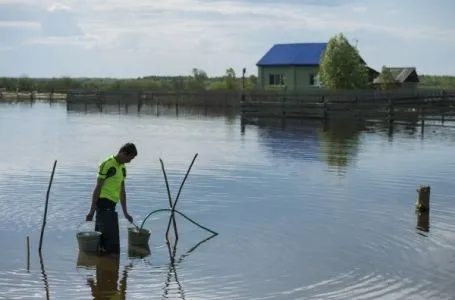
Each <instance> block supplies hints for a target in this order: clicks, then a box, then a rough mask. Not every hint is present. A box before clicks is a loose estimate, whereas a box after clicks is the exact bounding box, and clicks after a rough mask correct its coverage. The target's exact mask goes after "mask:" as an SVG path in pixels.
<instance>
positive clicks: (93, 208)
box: [85, 178, 104, 221]
mask: <svg viewBox="0 0 455 300" xmlns="http://www.w3.org/2000/svg"><path fill="white" fill-rule="evenodd" d="M103 184H104V178H98V179H97V180H96V186H95V189H94V190H93V193H92V204H91V205H90V211H89V212H88V214H87V216H86V218H85V219H86V221H91V220H92V219H93V215H94V214H95V211H96V202H97V201H98V198H99V197H100V193H101V188H102V187H103Z"/></svg>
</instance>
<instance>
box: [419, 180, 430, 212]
mask: <svg viewBox="0 0 455 300" xmlns="http://www.w3.org/2000/svg"><path fill="white" fill-rule="evenodd" d="M417 193H418V198H417V201H416V210H418V211H421V212H423V211H429V210H430V186H429V185H421V186H420V187H419V188H418V189H417Z"/></svg>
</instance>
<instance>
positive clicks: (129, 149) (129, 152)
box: [119, 143, 137, 156]
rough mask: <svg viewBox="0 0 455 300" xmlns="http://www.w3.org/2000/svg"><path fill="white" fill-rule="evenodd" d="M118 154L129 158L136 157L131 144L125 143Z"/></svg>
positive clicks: (133, 146)
mask: <svg viewBox="0 0 455 300" xmlns="http://www.w3.org/2000/svg"><path fill="white" fill-rule="evenodd" d="M119 152H123V153H125V154H127V155H129V156H137V149H136V146H135V145H134V144H133V143H126V144H125V145H123V146H122V147H121V148H120V150H119Z"/></svg>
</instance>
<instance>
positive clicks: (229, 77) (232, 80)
mask: <svg viewBox="0 0 455 300" xmlns="http://www.w3.org/2000/svg"><path fill="white" fill-rule="evenodd" d="M224 82H225V84H226V88H227V89H228V90H235V89H236V88H237V80H236V77H235V71H234V69H233V68H229V69H227V70H226V75H225V77H224Z"/></svg>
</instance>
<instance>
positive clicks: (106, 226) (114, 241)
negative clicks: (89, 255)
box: [95, 198, 120, 253]
mask: <svg viewBox="0 0 455 300" xmlns="http://www.w3.org/2000/svg"><path fill="white" fill-rule="evenodd" d="M115 206H116V203H115V202H113V201H111V200H109V199H105V198H100V199H98V201H97V203H96V219H95V230H96V231H99V232H101V241H100V244H101V247H102V248H103V249H104V250H105V252H106V253H120V235H119V226H118V214H117V212H116V211H115Z"/></svg>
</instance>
